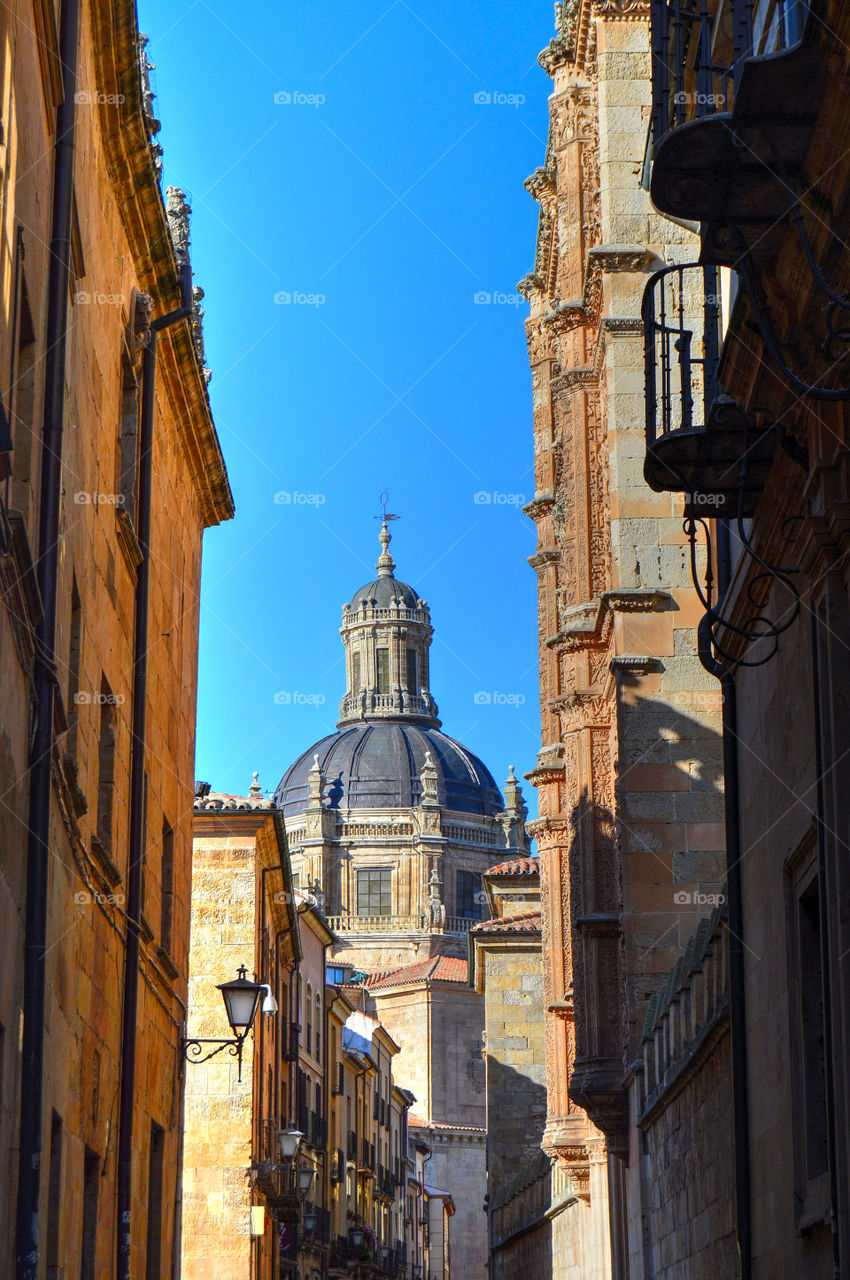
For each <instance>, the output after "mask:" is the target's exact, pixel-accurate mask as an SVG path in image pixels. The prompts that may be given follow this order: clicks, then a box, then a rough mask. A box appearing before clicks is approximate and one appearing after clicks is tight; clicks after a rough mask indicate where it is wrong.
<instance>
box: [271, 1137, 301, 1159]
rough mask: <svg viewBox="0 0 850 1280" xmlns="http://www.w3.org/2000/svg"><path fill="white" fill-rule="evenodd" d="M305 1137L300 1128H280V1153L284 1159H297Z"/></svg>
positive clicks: (278, 1138)
mask: <svg viewBox="0 0 850 1280" xmlns="http://www.w3.org/2000/svg"><path fill="white" fill-rule="evenodd" d="M303 1137H304V1134H303V1133H302V1132H301V1130H300V1129H280V1130H279V1131H278V1135H277V1140H278V1143H279V1144H280V1155H281V1159H282V1160H294V1159H295V1157H296V1155H297V1154H298V1148H299V1147H300V1146H301V1139H302V1138H303Z"/></svg>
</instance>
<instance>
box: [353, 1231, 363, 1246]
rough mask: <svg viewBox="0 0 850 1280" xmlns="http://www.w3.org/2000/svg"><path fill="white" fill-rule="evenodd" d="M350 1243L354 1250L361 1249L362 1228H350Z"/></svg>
mask: <svg viewBox="0 0 850 1280" xmlns="http://www.w3.org/2000/svg"><path fill="white" fill-rule="evenodd" d="M351 1243H352V1244H353V1245H354V1248H355V1249H361V1248H362V1247H363V1228H362V1227H352V1229H351Z"/></svg>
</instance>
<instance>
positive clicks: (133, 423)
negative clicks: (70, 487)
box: [115, 350, 139, 522]
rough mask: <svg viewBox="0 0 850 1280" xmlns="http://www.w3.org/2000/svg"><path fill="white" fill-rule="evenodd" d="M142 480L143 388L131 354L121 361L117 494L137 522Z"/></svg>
mask: <svg viewBox="0 0 850 1280" xmlns="http://www.w3.org/2000/svg"><path fill="white" fill-rule="evenodd" d="M138 479H139V386H138V382H137V381H136V375H135V372H134V370H133V365H132V361H131V360H130V355H129V352H128V351H126V350H125V351H124V353H123V355H122V358H121V412H120V421H119V426H118V443H117V446H116V449H115V493H116V497H120V499H121V504H120V506H121V510H123V511H126V513H127V515H128V516H129V517H130V519H131V520H133V521H134V522H135V519H136V487H137V484H138Z"/></svg>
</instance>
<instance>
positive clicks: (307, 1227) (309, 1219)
mask: <svg viewBox="0 0 850 1280" xmlns="http://www.w3.org/2000/svg"><path fill="white" fill-rule="evenodd" d="M318 1218H319V1215H318V1214H317V1213H316V1211H315V1209H308V1210H307V1212H306V1213H305V1214H304V1232H305V1234H306V1235H308V1236H311V1235H312V1234H313V1232H314V1231H315V1230H316V1222H317V1221H318Z"/></svg>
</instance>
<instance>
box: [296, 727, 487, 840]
mask: <svg viewBox="0 0 850 1280" xmlns="http://www.w3.org/2000/svg"><path fill="white" fill-rule="evenodd" d="M428 752H430V755H431V762H432V764H433V765H434V768H435V769H436V771H437V791H438V796H439V802H440V804H441V805H442V806H443V807H444V808H446V809H455V810H457V811H459V812H460V813H470V814H478V815H482V816H488V817H492V816H494V815H495V814H497V813H499V812H501V811H502V810H503V809H504V807H505V805H504V800H503V799H502V794H501V792H500V790H499V788H498V787H497V785H496V783H495V781H494V780H493V776H492V774H491V773H490V771H489V769H488V768H487V767H486V765H484V764H483V763H482V762H481V761H480V760H479V759H478V757H477V756H475V755H473V754H472V752H471V751H467V749H466V748H465V747H464V746H462V745H461V744H460V743H459V742H456V741H455V740H454V738H450V737H449V736H448V734H445V733H442V732H441V731H440V730H439V729H436V728H433V727H427V726H424V725H422V726H421V725H418V724H416V723H413V722H409V721H405V720H390V719H374V720H368V719H367V720H363V721H359V722H358V723H356V724H353V725H351V726H350V727H349V726H343V727H342V728H340V729H339V730H337V732H336V733H332V734H330V735H329V736H328V737H327V738H322V740H321V741H320V742H317V743H316V744H315V746H312V747H310V749H309V751H305V752H304V754H303V755H302V756H299V758H298V759H297V760H296V761H295V763H294V764H293V765H291V766H290V767H289V769H287V771H286V773H285V774H284V775H283V777H282V778H281V780H280V783H279V785H278V787H277V790H276V791H275V795H274V802H275V804H276V805H277V806H279V808H281V809H282V810H283V812H284V815H285V816H286V817H292V816H295V815H296V814H300V813H303V812H304V810H305V809H306V808H307V804H308V797H309V783H308V774H309V773H310V770H311V769H312V768H313V759H314V756H318V761H319V767H320V768H321V770H322V772H323V774H324V776H325V789H324V802H325V804H326V805H327V807H328V808H330V809H407V808H411V807H412V806H414V805H416V804H418V803H419V800H420V794H421V783H420V775H421V773H422V769H423V767H424V765H425V756H426V753H428Z"/></svg>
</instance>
